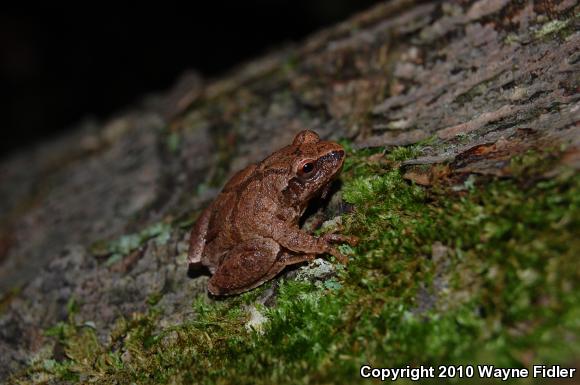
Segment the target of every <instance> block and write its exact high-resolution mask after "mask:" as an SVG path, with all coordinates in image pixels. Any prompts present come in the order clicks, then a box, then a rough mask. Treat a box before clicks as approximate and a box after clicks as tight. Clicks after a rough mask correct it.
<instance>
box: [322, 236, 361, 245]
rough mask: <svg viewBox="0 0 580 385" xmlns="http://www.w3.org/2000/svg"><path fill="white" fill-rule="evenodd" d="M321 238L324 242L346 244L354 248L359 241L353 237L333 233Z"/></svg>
mask: <svg viewBox="0 0 580 385" xmlns="http://www.w3.org/2000/svg"><path fill="white" fill-rule="evenodd" d="M322 238H324V240H325V241H326V242H332V243H348V244H349V245H351V246H356V245H357V244H358V241H359V239H358V237H355V236H354V235H342V234H335V233H329V234H324V235H323V236H322Z"/></svg>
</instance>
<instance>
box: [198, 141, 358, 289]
mask: <svg viewBox="0 0 580 385" xmlns="http://www.w3.org/2000/svg"><path fill="white" fill-rule="evenodd" d="M343 161H344V149H343V148H342V146H340V145H339V144H338V143H335V142H329V141H323V140H320V137H319V136H318V134H316V133H315V132H314V131H310V130H306V131H302V132H300V133H299V134H298V135H296V137H295V138H294V141H293V142H292V144H291V145H289V146H286V147H284V148H282V149H280V150H278V151H276V152H274V153H273V154H272V155H270V156H268V157H267V158H266V159H264V160H263V161H261V162H259V163H258V164H252V165H250V166H248V167H246V168H245V169H243V170H241V171H239V172H238V173H237V174H235V175H234V176H233V177H232V178H231V179H230V181H229V182H228V183H227V184H226V185H225V187H224V188H223V190H222V191H221V193H220V194H219V195H218V196H217V198H216V199H215V200H214V201H213V202H212V203H211V205H210V206H209V207H208V208H206V209H205V211H204V212H203V213H202V214H201V216H200V217H199V218H198V220H197V222H196V224H195V226H194V228H193V230H192V233H191V238H190V245H189V262H190V266H191V267H198V266H200V265H203V266H206V267H208V268H209V270H210V272H211V273H212V274H213V276H212V277H211V279H210V280H209V284H208V289H209V291H210V293H212V294H214V295H229V294H237V293H241V292H244V291H247V290H250V289H253V288H255V287H256V286H259V285H261V284H263V283H264V282H266V281H268V280H270V279H272V278H273V277H274V276H276V275H277V274H278V273H279V272H280V271H282V270H283V269H284V267H286V266H288V265H293V264H296V263H300V262H304V261H310V260H312V259H314V257H315V256H316V254H323V253H329V254H332V255H333V256H335V257H336V258H337V260H339V261H340V262H342V263H346V262H347V258H346V257H345V256H343V255H342V254H341V253H340V252H339V251H338V250H337V249H336V248H335V247H334V246H332V245H331V242H348V243H353V242H354V241H355V239H354V238H352V237H347V236H341V235H339V234H326V235H324V236H322V237H314V236H312V235H309V234H308V233H306V232H304V231H303V230H301V229H300V228H299V221H300V217H301V216H302V214H303V213H304V211H305V210H306V207H307V205H308V202H309V201H310V200H311V199H312V198H314V197H317V196H321V195H322V196H325V195H326V194H327V193H328V189H329V187H330V182H331V181H332V180H333V179H334V178H335V177H336V176H337V175H338V174H339V172H340V170H341V169H342V164H343Z"/></svg>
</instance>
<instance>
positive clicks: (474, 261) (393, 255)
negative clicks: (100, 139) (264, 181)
mask: <svg viewBox="0 0 580 385" xmlns="http://www.w3.org/2000/svg"><path fill="white" fill-rule="evenodd" d="M350 151H351V154H350V156H349V158H348V161H347V164H346V165H345V170H344V175H343V179H344V185H343V198H344V200H345V201H347V202H348V203H351V204H353V205H354V207H355V208H356V210H355V211H354V212H353V213H351V214H348V215H346V216H345V217H344V218H343V222H344V224H345V227H346V229H345V232H346V233H350V234H354V235H357V236H359V237H360V239H361V242H360V243H359V245H358V246H356V247H353V248H350V249H349V250H351V251H352V252H353V254H354V255H353V257H352V258H351V262H350V263H349V265H348V266H347V267H346V268H344V269H338V272H337V277H335V278H333V279H332V280H331V281H329V283H328V284H316V283H311V282H308V281H306V282H304V281H296V280H282V281H281V282H280V283H279V292H278V295H277V298H276V304H275V306H273V307H271V308H262V307H260V311H261V312H262V313H263V314H264V315H265V316H266V317H267V318H268V320H269V321H268V322H267V323H266V324H264V325H263V328H262V331H261V332H260V333H258V332H255V331H252V330H251V329H248V328H246V327H245V323H246V321H247V320H248V318H249V314H248V312H247V311H246V310H245V309H246V308H247V306H248V305H250V304H252V303H255V301H256V299H257V297H258V296H259V295H260V294H261V293H263V291H264V290H266V289H265V288H264V287H261V288H259V289H257V290H254V291H252V292H250V293H246V294H244V295H241V296H237V297H233V298H228V299H226V300H223V301H217V302H216V301H210V300H208V299H207V298H206V297H205V296H203V297H199V298H197V299H196V300H195V302H194V304H193V307H194V309H195V312H196V314H197V317H196V318H195V319H192V320H191V321H189V322H187V323H184V324H182V325H178V326H174V327H171V328H166V329H163V330H157V328H156V325H157V320H158V317H159V313H158V311H156V310H155V309H156V308H155V306H154V304H155V301H151V304H152V307H151V311H150V312H149V313H148V314H145V315H136V316H135V317H134V318H133V319H130V320H124V319H122V320H119V322H118V325H117V327H116V329H115V331H114V333H113V335H112V337H111V341H110V342H109V343H107V344H100V343H99V342H98V341H97V340H96V338H95V337H94V336H95V331H94V330H93V329H92V328H90V327H86V325H85V326H83V325H77V324H75V323H74V322H73V320H72V318H71V320H69V322H68V323H65V324H60V325H59V328H60V329H58V332H57V333H53V335H56V336H57V338H58V340H59V343H61V344H62V345H63V346H64V348H65V353H66V358H65V359H64V360H61V361H57V360H56V359H51V360H47V361H44V362H40V363H36V364H35V365H33V366H31V367H30V368H29V370H28V372H27V373H26V374H24V375H23V376H22V377H21V379H22V381H27V379H32V378H35V376H39V375H40V374H42V375H43V376H45V377H46V378H49V379H60V380H79V381H83V382H88V381H90V380H92V381H98V382H99V383H202V384H214V383H217V384H220V383H224V384H227V383H238V384H245V383H248V384H250V383H251V384H255V383H257V384H260V383H262V384H271V383H281V384H283V383H292V384H296V383H304V384H306V383H345V384H346V383H352V382H360V378H359V375H358V373H359V369H360V366H361V365H362V364H365V363H369V364H371V365H374V366H381V367H404V366H406V365H436V364H452V363H454V364H473V365H475V364H478V363H490V364H496V365H503V366H516V367H518V366H519V367H528V368H529V366H530V364H531V363H532V362H533V363H535V364H536V363H546V364H567V363H568V364H569V363H570V362H572V361H573V360H575V359H578V357H580V341H579V340H578V336H579V335H580V334H579V333H580V321H579V320H580V293H579V292H578V288H577V282H578V281H579V279H580V272H579V270H578V268H577V254H578V251H579V250H580V239H579V238H578V237H577V231H578V228H580V223H579V222H580V177H578V175H571V176H568V177H562V178H560V179H552V180H544V181H542V182H538V183H535V184H533V185H531V186H530V183H529V179H530V173H532V172H533V170H537V168H536V166H537V164H538V163H541V162H545V157H544V156H536V157H535V156H534V154H531V153H528V154H526V155H524V156H523V157H519V158H516V159H514V161H513V165H514V169H515V168H517V167H519V170H520V171H521V172H520V173H519V174H517V175H519V176H518V177H517V178H514V179H511V180H492V181H491V182H488V183H485V184H482V183H481V182H480V181H478V180H477V179H475V178H474V179H472V181H471V182H470V188H469V189H467V190H463V191H461V192H453V191H452V190H451V189H425V188H423V187H419V186H417V185H414V184H412V183H409V182H407V181H405V180H403V178H402V176H401V172H400V171H399V170H398V169H396V168H392V167H388V166H385V164H387V165H388V164H390V163H392V164H396V163H397V162H400V161H401V160H404V159H406V158H408V157H410V156H414V155H415V153H416V151H417V148H413V147H412V148H398V149H395V150H394V151H392V152H391V153H390V154H388V155H387V162H383V163H379V162H376V161H373V160H372V159H376V154H377V151H376V150H375V151H371V150H363V151H353V150H350ZM534 157H535V160H534ZM389 162H390V163H389ZM516 166H517V167H516ZM524 182H525V183H524ZM266 286H267V285H266ZM73 318H74V317H73ZM81 345H82V347H81Z"/></svg>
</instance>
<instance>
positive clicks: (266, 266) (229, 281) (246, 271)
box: [207, 238, 280, 295]
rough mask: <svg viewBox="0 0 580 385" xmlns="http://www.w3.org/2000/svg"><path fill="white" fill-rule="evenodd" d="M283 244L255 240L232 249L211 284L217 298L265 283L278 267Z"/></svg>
mask: <svg viewBox="0 0 580 385" xmlns="http://www.w3.org/2000/svg"><path fill="white" fill-rule="evenodd" d="M279 253H280V245H278V243H276V242H275V241H274V240H272V239H265V238H263V239H252V240H249V241H246V242H244V243H241V244H239V245H237V246H236V247H234V248H233V249H231V250H230V251H229V252H228V253H227V255H226V256H225V257H224V261H223V263H221V264H220V265H219V267H218V268H217V270H216V272H215V274H214V275H213V276H212V277H211V278H210V280H209V282H208V286H207V287H208V290H209V292H210V293H212V294H214V295H231V294H238V293H242V292H244V291H247V290H250V289H253V288H255V287H257V286H259V285H261V284H262V283H264V282H266V281H267V280H268V279H270V278H268V276H269V275H270V271H271V270H272V268H274V267H275V265H276V264H277V263H276V261H277V259H278V254H279Z"/></svg>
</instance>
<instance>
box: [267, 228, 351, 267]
mask: <svg viewBox="0 0 580 385" xmlns="http://www.w3.org/2000/svg"><path fill="white" fill-rule="evenodd" d="M270 231H271V236H272V238H273V239H274V240H276V242H278V243H279V244H280V245H282V246H283V247H285V248H287V249H289V250H291V251H294V252H300V253H307V254H323V253H328V254H331V255H333V256H334V257H335V258H336V259H337V260H339V261H340V262H341V263H344V264H346V263H347V262H348V258H347V257H346V256H344V255H343V254H342V253H341V252H340V251H339V250H338V249H337V248H336V247H334V246H332V245H331V244H330V242H333V241H337V240H338V239H333V238H338V237H329V238H330V239H326V237H324V236H323V237H314V236H312V235H310V234H308V233H306V232H304V231H302V230H300V229H299V228H294V227H289V226H287V225H285V224H284V223H282V222H278V223H276V224H275V225H274V226H272V228H271V229H270Z"/></svg>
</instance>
